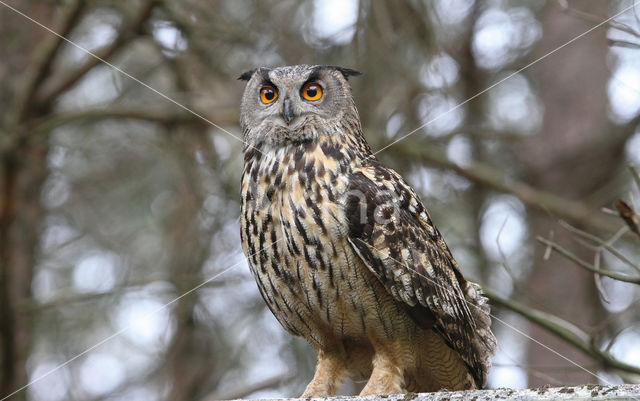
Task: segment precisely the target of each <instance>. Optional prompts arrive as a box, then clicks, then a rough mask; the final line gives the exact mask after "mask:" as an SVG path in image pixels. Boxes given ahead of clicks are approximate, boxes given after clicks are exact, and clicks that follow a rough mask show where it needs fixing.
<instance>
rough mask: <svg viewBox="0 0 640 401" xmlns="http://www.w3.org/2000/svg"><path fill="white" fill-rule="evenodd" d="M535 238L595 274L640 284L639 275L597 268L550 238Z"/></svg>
mask: <svg viewBox="0 0 640 401" xmlns="http://www.w3.org/2000/svg"><path fill="white" fill-rule="evenodd" d="M536 240H538V242H540V243H542V244H544V245H546V246H548V247H549V248H551V249H553V250H554V251H556V252H558V253H560V254H561V255H562V256H564V257H565V258H567V259H569V260H571V261H572V262H574V263H575V264H577V265H578V266H580V267H582V268H583V269H586V270H589V271H590V272H592V273H597V274H599V275H602V276H607V277H609V278H612V279H614V280H618V281H623V282H625V283H632V284H640V277H629V276H626V275H622V274H618V273H616V272H613V271H610V270H602V269H598V268H597V267H595V266H594V265H593V264H591V263H589V262H585V261H584V260H582V259H580V258H579V257H578V256H576V255H575V254H573V253H572V252H570V251H568V250H567V249H565V248H563V247H562V246H560V245H558V244H556V243H555V242H553V241H550V240H548V239H546V238H544V237H540V236H538V237H536Z"/></svg>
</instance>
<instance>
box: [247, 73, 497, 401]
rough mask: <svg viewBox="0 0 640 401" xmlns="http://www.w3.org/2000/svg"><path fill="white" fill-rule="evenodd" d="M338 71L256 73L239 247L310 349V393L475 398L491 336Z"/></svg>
mask: <svg viewBox="0 0 640 401" xmlns="http://www.w3.org/2000/svg"><path fill="white" fill-rule="evenodd" d="M357 74H359V73H358V72H356V71H353V70H350V69H346V68H341V67H334V66H308V65H298V66H291V67H280V68H274V69H268V68H258V69H255V70H252V71H248V72H246V73H244V74H242V75H241V76H240V78H239V79H242V80H246V81H248V83H247V86H246V88H245V91H244V95H243V97H242V106H241V116H240V122H241V126H242V130H243V134H244V141H245V147H244V172H243V175H242V210H241V237H242V246H243V249H244V252H245V254H246V256H247V259H248V262H249V266H250V268H251V271H252V272H253V275H254V276H255V279H256V282H257V284H258V288H259V290H260V293H261V294H262V296H263V298H264V299H265V301H266V303H267V305H268V306H269V308H270V309H271V311H272V312H273V314H274V315H275V317H276V318H277V319H278V321H279V322H280V323H281V324H282V326H283V327H284V328H285V329H286V330H287V331H289V332H290V333H291V334H293V335H296V336H302V337H304V338H305V339H307V340H308V341H309V343H310V344H311V345H312V346H313V347H314V348H315V349H316V351H317V353H318V363H317V366H316V372H315V375H314V378H313V380H312V381H311V382H310V383H309V385H308V386H307V388H306V390H305V392H304V394H303V396H304V397H308V396H327V395H333V394H335V391H336V390H337V389H338V388H339V387H340V386H341V384H342V383H343V381H344V379H345V378H347V377H349V378H353V379H356V380H358V379H359V380H363V379H368V382H367V384H366V386H365V387H364V389H363V390H362V393H361V394H363V395H367V394H392V393H399V392H401V391H402V390H403V389H406V390H408V391H414V392H421V391H437V390H439V389H443V388H447V389H450V390H460V389H471V388H479V387H482V386H484V385H485V383H486V378H487V373H488V371H489V368H490V358H491V356H492V355H493V354H494V353H495V349H496V340H495V337H494V336H493V334H492V332H491V329H490V317H489V306H488V305H487V299H486V298H485V297H483V296H482V295H481V293H480V290H479V288H478V286H477V285H475V284H473V283H470V282H468V281H466V280H465V279H464V277H463V276H462V274H461V273H460V269H459V268H458V265H457V264H456V262H455V260H454V259H453V257H452V255H451V252H450V251H449V248H448V247H447V245H446V244H445V242H444V240H443V239H442V236H441V235H440V233H439V232H438V230H437V229H436V227H435V225H434V224H433V222H432V220H431V217H430V215H429V213H428V211H427V210H426V209H425V207H424V206H423V204H422V202H421V201H420V199H419V198H418V196H417V195H416V193H415V192H414V190H413V189H412V188H411V187H410V186H409V185H408V184H406V183H405V181H404V180H403V179H402V177H400V176H399V175H398V174H397V173H396V172H395V171H393V170H391V169H389V168H387V167H385V166H383V165H382V164H381V163H380V162H379V161H378V160H377V159H376V158H375V156H374V155H373V153H372V152H371V150H370V148H369V145H368V144H367V142H366V140H365V138H364V136H363V134H362V129H361V126H360V119H359V116H358V111H357V110H356V107H355V103H354V101H353V98H352V96H351V88H350V86H349V83H348V82H347V78H348V77H349V76H352V75H357Z"/></svg>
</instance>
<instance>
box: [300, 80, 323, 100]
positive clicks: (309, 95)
mask: <svg viewBox="0 0 640 401" xmlns="http://www.w3.org/2000/svg"><path fill="white" fill-rule="evenodd" d="M302 97H304V98H305V99H307V100H318V99H320V98H321V97H322V86H320V85H318V84H316V83H314V82H311V83H308V84H306V85H305V86H303V87H302Z"/></svg>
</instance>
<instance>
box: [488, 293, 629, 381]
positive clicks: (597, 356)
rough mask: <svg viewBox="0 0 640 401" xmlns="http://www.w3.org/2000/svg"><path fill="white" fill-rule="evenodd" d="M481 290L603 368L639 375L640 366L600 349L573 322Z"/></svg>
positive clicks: (493, 300) (491, 298)
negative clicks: (630, 363)
mask: <svg viewBox="0 0 640 401" xmlns="http://www.w3.org/2000/svg"><path fill="white" fill-rule="evenodd" d="M482 291H483V292H484V294H485V295H486V296H487V297H488V298H489V299H490V300H491V301H492V302H493V303H494V304H495V305H500V306H502V307H503V308H506V309H509V310H511V311H513V312H516V313H517V314H519V315H521V316H522V317H524V318H525V319H527V320H529V321H530V322H532V323H535V324H537V325H539V326H540V327H542V328H544V329H545V330H547V331H549V332H550V333H553V334H554V335H555V336H557V337H558V338H560V339H562V340H563V341H565V342H567V343H568V344H570V345H572V346H573V347H575V348H577V349H579V350H580V351H582V352H583V353H584V354H585V355H587V356H589V357H591V358H593V359H594V360H596V361H597V362H598V363H600V364H601V365H602V367H603V368H611V369H615V370H620V371H623V372H627V373H632V374H636V375H640V367H637V366H633V365H629V364H627V363H624V362H622V361H620V360H618V359H616V358H615V357H614V356H612V355H611V354H610V353H609V352H607V351H603V350H601V349H600V347H599V346H598V344H597V343H598V341H597V338H596V337H595V336H594V335H591V334H589V333H586V332H585V331H583V330H582V329H580V328H579V327H577V326H576V325H574V324H573V323H570V322H568V321H566V320H564V319H561V318H559V317H557V316H555V315H553V314H550V313H546V312H543V311H540V310H537V309H535V308H531V307H528V306H524V305H521V304H519V303H518V302H515V301H513V300H510V299H506V298H504V297H501V296H500V295H498V294H497V293H496V292H495V291H493V290H491V289H488V288H486V287H482Z"/></svg>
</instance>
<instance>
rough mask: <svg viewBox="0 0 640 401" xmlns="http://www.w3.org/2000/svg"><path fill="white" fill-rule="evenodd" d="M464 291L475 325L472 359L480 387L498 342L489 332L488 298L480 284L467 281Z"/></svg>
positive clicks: (484, 383)
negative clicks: (475, 365)
mask: <svg viewBox="0 0 640 401" xmlns="http://www.w3.org/2000/svg"><path fill="white" fill-rule="evenodd" d="M464 293H465V298H466V300H467V303H468V305H469V310H470V311H471V315H472V316H473V320H474V321H475V325H476V329H475V336H474V337H473V341H472V346H473V351H472V352H473V353H474V354H475V358H474V359H475V364H477V368H476V369H475V371H476V372H481V375H480V377H478V379H479V381H480V383H477V384H478V387H480V388H482V387H484V386H485V385H486V384H487V374H488V373H489V369H491V357H492V356H493V355H494V354H495V353H496V351H497V350H498V342H497V341H496V337H495V336H494V335H493V333H492V332H491V315H490V314H489V313H490V310H491V309H490V307H489V302H488V301H489V300H488V299H487V297H485V296H484V295H483V294H482V290H481V289H480V286H479V285H478V284H476V283H472V282H469V281H467V286H466V288H465V290H464ZM478 368H479V369H478Z"/></svg>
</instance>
